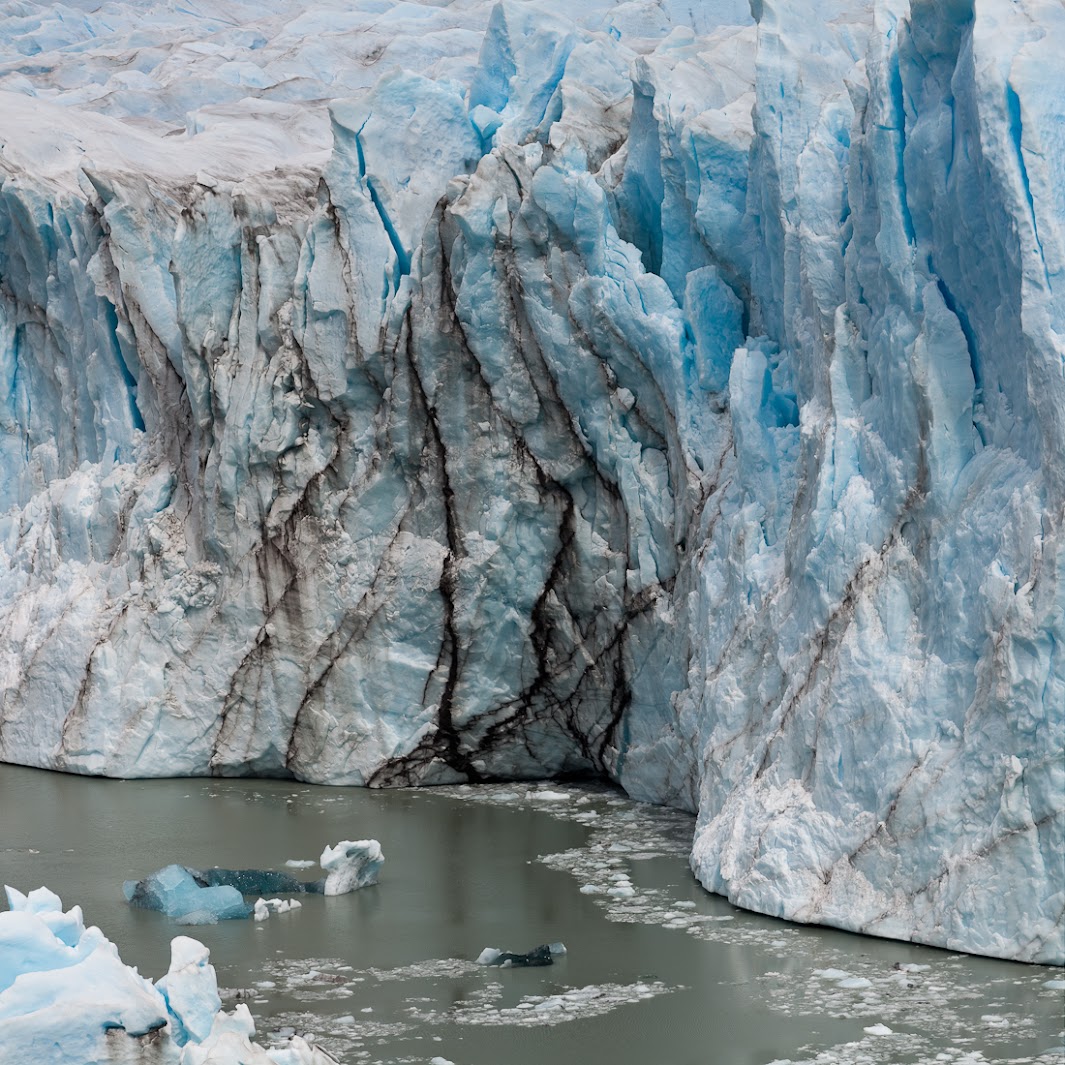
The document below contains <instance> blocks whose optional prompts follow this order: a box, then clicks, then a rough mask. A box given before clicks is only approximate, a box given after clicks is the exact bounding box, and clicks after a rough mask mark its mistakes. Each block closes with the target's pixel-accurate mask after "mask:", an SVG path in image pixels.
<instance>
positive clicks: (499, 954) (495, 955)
mask: <svg viewBox="0 0 1065 1065" xmlns="http://www.w3.org/2000/svg"><path fill="white" fill-rule="evenodd" d="M565 953H567V951H566V947H565V945H564V944H563V943H544V944H543V946H539V947H533V949H532V950H530V951H528V952H526V953H525V954H515V953H513V952H511V951H509V950H500V949H499V948H498V947H485V948H484V950H482V951H481V953H480V954H478V955H477V964H478V965H497V966H499V967H500V968H505V969H509V968H515V969H523V968H531V967H536V966H541V965H553V964H554V962H555V956H556V955H562V954H565Z"/></svg>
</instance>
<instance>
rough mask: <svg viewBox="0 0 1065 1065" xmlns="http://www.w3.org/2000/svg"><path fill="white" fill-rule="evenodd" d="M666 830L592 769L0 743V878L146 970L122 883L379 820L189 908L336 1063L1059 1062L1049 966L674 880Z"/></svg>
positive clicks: (243, 863)
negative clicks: (373, 864) (369, 876)
mask: <svg viewBox="0 0 1065 1065" xmlns="http://www.w3.org/2000/svg"><path fill="white" fill-rule="evenodd" d="M691 829H692V821H691V819H690V818H687V817H685V816H684V815H681V814H676V813H673V812H670V811H662V810H656V809H654V808H648V807H642V806H639V805H637V804H634V803H630V802H628V801H627V800H623V799H621V798H619V796H618V795H617V793H615V792H612V791H608V790H605V789H594V788H593V789H584V790H580V789H574V788H569V787H567V788H560V787H558V786H555V785H552V787H551V788H550V789H547V788H542V787H537V786H534V787H531V788H529V787H526V786H517V785H515V786H511V787H509V788H501V787H495V788H491V789H470V788H460V789H451V790H447V791H444V790H435V791H433V792H408V791H389V792H382V791H365V790H360V789H355V788H318V787H313V786H310V785H303V784H295V783H291V782H283V781H247V780H233V781H228V780H227V781H221V780H168V781H105V780H94V779H86V778H79V777H71V776H63V775H60V774H52V773H46V772H42V771H38V770H30V769H23V768H19V767H14V766H0V878H2V879H3V881H4V882H5V883H9V884H12V885H13V886H15V887H18V888H20V889H22V890H28V889H30V888H33V887H37V886H39V885H41V884H46V885H47V886H48V887H50V888H52V889H53V890H54V891H57V892H58V893H59V894H60V895H61V896H62V897H63V899H64V902H65V903H66V904H67V905H68V906H69V905H73V904H75V903H78V904H80V905H81V906H82V907H83V909H84V911H85V915H86V919H87V921H88V922H90V923H94V924H98V925H100V927H101V928H102V929H103V931H104V932H105V934H106V935H107V936H108V937H110V938H111V939H113V940H114V941H115V942H116V943H117V944H118V945H119V948H120V950H121V953H122V957H123V959H124V960H125V961H126V962H127V963H129V964H131V965H137V966H138V967H139V968H140V970H141V972H143V973H146V974H149V975H152V976H159V975H161V974H162V973H163V972H165V970H166V968H167V966H168V964H169V942H170V938H171V937H172V936H174V935H176V934H179V933H180V932H181V931H182V930H181V929H179V928H177V927H176V926H174V925H172V924H171V923H170V922H168V921H167V920H166V919H165V918H163V917H162V916H161V915H159V914H156V913H153V912H150V911H144V910H136V909H133V908H131V907H129V906H127V905H126V904H125V902H124V901H123V899H122V890H121V889H122V881H123V880H127V879H136V878H139V877H142V876H144V875H145V874H147V873H149V872H151V871H153V870H155V869H158V868H160V867H161V866H163V865H166V864H168V863H170V862H179V863H181V864H184V865H188V866H192V867H194V868H195V867H200V866H212V865H223V866H226V867H229V868H244V867H246V868H276V869H281V868H284V863H285V862H286V860H288V859H317V857H318V856H319V855H320V853H321V851H322V848H323V847H324V846H325V845H326V844H331V843H335V842H337V841H338V840H340V839H359V838H365V837H374V838H377V839H379V840H380V841H381V843H382V846H383V848H384V852H385V856H386V862H385V866H384V868H383V870H382V875H381V882H380V884H379V885H378V886H376V887H372V888H368V889H364V890H362V891H359V892H357V893H355V894H354V895H347V896H342V897H340V898H331V899H326V898H321V897H318V896H305V897H303V900H302V901H303V908H302V909H300V910H297V911H295V912H292V913H287V914H282V915H277V916H275V917H273V918H271V919H270V920H269V921H266V922H263V923H261V924H255V923H253V922H251V921H230V922H225V923H223V924H219V925H216V926H209V927H203V928H197V929H195V930H193V931H194V934H195V935H196V937H197V938H200V939H202V941H203V942H204V943H206V944H207V946H208V947H210V949H211V953H212V961H213V962H214V964H215V966H216V968H217V970H218V974H219V981H220V983H221V984H223V985H224V986H225V987H226V988H227V989H228V992H227V997H228V999H229V1001H230V1004H231V1003H232V1001H233V1000H234V999H235V998H236V997H238V996H239V997H240V998H241V999H243V1000H244V1001H247V1002H248V1004H249V1006H250V1007H251V1009H252V1012H253V1014H254V1015H255V1017H256V1021H257V1023H258V1025H259V1031H260V1035H261V1037H264V1036H267V1035H268V1034H269V1033H270V1032H271V1031H283V1030H285V1029H288V1028H293V1029H296V1030H298V1031H300V1032H310V1033H312V1034H314V1035H316V1036H317V1037H318V1038H319V1039H320V1040H321V1041H322V1042H323V1044H324V1045H326V1046H327V1047H328V1048H330V1049H331V1050H333V1052H334V1053H336V1054H337V1055H338V1056H339V1057H341V1058H342V1060H344V1061H347V1062H352V1063H354V1062H362V1061H373V1062H377V1061H381V1062H400V1061H403V1062H427V1061H429V1060H430V1059H431V1058H432V1057H434V1056H442V1057H444V1058H446V1059H449V1060H451V1061H454V1062H456V1063H459V1065H467V1063H468V1065H525V1063H530V1065H531V1063H533V1062H536V1063H537V1065H539V1063H541V1062H544V1061H556V1062H561V1063H570V1062H573V1063H576V1062H586V1061H587V1062H611V1063H619V1065H649V1063H655V1065H688V1063H692V1065H695V1063H700V1065H766V1063H769V1062H772V1061H782V1060H791V1061H796V1062H799V1061H802V1062H819V1063H823V1065H832V1063H840V1065H842V1063H846V1065H862V1063H870V1065H895V1063H898V1065H902V1063H905V1062H920V1061H936V1060H938V1061H943V1062H947V1063H950V1062H955V1063H958V1065H961V1063H967V1065H968V1063H976V1062H990V1061H1000V1062H1005V1061H1011V1062H1015V1063H1019V1062H1034V1061H1039V1062H1040V1063H1041V1065H1043V1063H1050V1062H1057V1063H1059V1062H1062V1061H1065V1056H1063V1055H1062V1054H1061V1052H1060V1050H1057V1051H1054V1050H1051V1048H1053V1047H1055V1046H1058V1047H1060V1044H1061V1043H1062V1020H1061V1012H1062V1003H1063V995H1062V992H1061V991H1060V990H1055V989H1053V988H1047V987H1045V986H1044V985H1045V984H1046V982H1047V981H1052V980H1053V979H1054V978H1056V977H1060V975H1061V974H1060V971H1058V970H1050V969H1044V968H1038V967H1031V966H1022V965H1014V964H1009V963H1004V962H993V961H988V960H985V959H976V958H967V957H964V956H959V955H952V954H948V953H946V952H942V951H936V950H929V949H924V948H919V947H913V946H909V945H906V944H898V943H891V942H887V941H882V940H873V939H867V938H864V937H859V936H852V935H847V934H844V933H836V932H832V931H828V930H823V929H808V928H798V927H795V926H790V925H786V924H784V923H782V922H777V921H773V920H770V919H767V918H761V917H758V916H754V915H750V914H745V913H743V912H741V911H739V910H736V909H734V908H733V907H731V906H730V905H729V904H728V903H726V902H725V901H724V900H721V899H718V898H714V897H711V896H709V895H707V894H706V893H705V892H703V891H702V890H701V889H700V888H699V887H698V885H697V884H696V883H695V882H694V880H693V879H692V877H691V875H690V873H689V872H688V869H687V864H686V862H685V860H684V855H685V853H686V845H687V840H688V839H689V838H690V833H691ZM306 875H307V876H308V877H310V876H313V875H316V870H308V871H307V874H306ZM626 886H629V887H631V892H630V891H628V890H621V891H618V890H616V889H617V888H618V887H621V888H625V887H626ZM582 888H583V889H584V890H583V891H582V890H581V889H582ZM553 940H563V941H564V942H565V943H566V945H567V947H568V948H569V954H568V955H567V956H566V957H565V958H562V959H559V961H558V962H557V963H556V964H555V965H553V966H551V967H548V968H542V969H514V970H499V969H485V968H483V967H480V966H477V965H474V964H473V959H474V958H476V957H477V955H478V954H479V953H480V951H481V949H482V948H483V947H485V946H495V947H501V948H504V949H513V950H521V951H524V950H528V949H529V948H531V947H533V946H535V945H537V944H539V943H546V942H551V941H553ZM925 966H927V968H925ZM840 974H842V975H840ZM867 1029H871V1031H868V1030H867ZM884 1029H888V1030H889V1032H885V1031H884Z"/></svg>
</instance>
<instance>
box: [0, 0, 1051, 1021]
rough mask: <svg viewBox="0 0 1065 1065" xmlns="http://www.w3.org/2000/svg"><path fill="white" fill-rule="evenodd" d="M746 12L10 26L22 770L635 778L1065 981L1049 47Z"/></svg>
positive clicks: (8, 713) (891, 21)
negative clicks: (1048, 965)
mask: <svg viewBox="0 0 1065 1065" xmlns="http://www.w3.org/2000/svg"><path fill="white" fill-rule="evenodd" d="M751 6H752V9H753V12H754V16H755V21H753V22H752V20H751V18H750V16H749V14H748V8H747V5H746V4H745V3H744V4H740V3H736V2H724V0H721V2H718V0H714V2H708V3H703V4H700V5H690V4H688V3H686V2H685V3H680V2H665V3H661V4H657V3H650V2H643V0H629V2H625V3H610V2H606V0H602V2H596V3H590V4H585V5H581V11H582V13H581V14H580V15H579V18H580V22H577V23H575V22H573V21H570V19H571V18H572V17H573V15H572V11H571V10H570V9H572V8H573V7H574V5H572V4H564V3H561V2H556V0H535V2H527V3H518V2H512V0H507V2H504V3H503V4H501V5H495V6H494V5H492V4H490V3H487V2H484V0H455V2H453V3H450V4H442V5H436V4H429V3H418V2H409V3H388V2H383V0H351V2H349V3H344V4H337V5H330V4H325V3H323V4H311V5H301V6H299V7H298V8H297V7H295V6H291V5H289V4H287V3H285V2H282V0H267V2H265V3H260V4H256V5H254V6H252V5H242V4H239V3H225V4H214V5H211V7H210V8H209V9H208V8H201V7H198V6H197V5H196V4H191V5H189V4H182V5H177V4H158V5H153V7H152V11H151V14H150V16H149V15H146V14H145V13H144V12H143V11H142V10H139V9H138V8H137V6H136V5H124V4H121V3H112V4H108V5H106V6H104V7H96V6H94V4H93V3H92V2H91V0H89V2H86V3H84V4H79V5H77V7H78V10H79V17H78V18H73V17H67V15H68V14H69V11H71V10H73V9H68V8H64V9H62V11H60V10H59V9H56V10H55V12H49V11H47V10H43V11H38V10H36V9H35V10H34V11H33V12H29V11H28V9H27V12H26V13H24V14H19V15H15V16H13V17H11V18H8V19H6V20H5V21H4V25H3V28H2V29H0V94H2V106H0V143H2V145H3V146H2V148H0V282H2V283H0V423H2V426H3V430H4V431H3V433H0V470H2V474H3V475H2V476H0V508H2V513H0V757H3V758H5V759H7V760H10V761H16V762H23V763H27V764H33V765H41V766H46V767H49V768H55V769H63V770H69V771H75V772H86V773H104V774H111V775H122V776H138V775H139V776H149V775H173V774H180V773H189V774H192V773H216V774H293V775H295V776H296V777H298V778H301V779H305V780H311V781H319V782H333V783H355V784H364V783H370V784H375V785H377V784H394V783H407V782H416V783H449V782H456V781H465V780H474V781H476V780H481V779H492V778H496V779H498V778H508V777H530V776H541V775H545V774H551V773H557V772H561V771H572V770H593V771H601V772H604V773H606V774H607V775H609V776H611V777H613V778H614V779H616V780H618V781H619V782H620V783H621V784H622V785H623V786H624V787H625V788H626V789H627V790H628V791H629V792H630V793H631V794H633V795H635V796H637V797H639V798H644V799H650V800H654V801H656V802H660V803H666V804H672V805H675V806H678V807H681V808H684V809H688V810H692V811H698V821H697V827H696V833H695V839H694V845H693V848H692V864H693V867H694V869H695V870H696V873H697V875H698V876H699V878H700V879H701V880H702V882H703V883H704V884H705V885H706V886H707V887H709V888H710V889H712V890H714V891H717V892H720V893H722V894H725V895H727V896H728V897H729V898H730V899H732V900H733V901H735V902H736V903H738V904H739V905H742V906H745V907H749V908H751V909H755V910H760V911H762V912H766V913H770V914H774V915H778V916H783V917H788V918H791V919H793V920H798V921H810V922H822V923H826V924H832V925H838V926H841V927H846V928H854V929H859V930H863V931H868V932H872V933H875V934H878V935H885V936H894V937H899V938H903V939H910V938H912V939H915V940H917V941H920V942H926V943H933V944H937V945H942V946H947V947H951V948H956V949H963V950H969V951H977V952H983V953H988V954H994V955H999V956H1004V957H1016V958H1021V959H1028V960H1043V961H1058V962H1061V961H1063V960H1065V943H1063V937H1065V929H1063V918H1062V914H1063V908H1065V887H1063V884H1062V878H1061V870H1062V863H1063V861H1065V843H1063V836H1065V829H1063V817H1065V811H1063V803H1065V799H1063V796H1065V769H1063V763H1062V747H1063V733H1065V663H1063V658H1062V653H1063V652H1062V648H1063V647H1065V590H1063V589H1065V584H1063V582H1062V580H1061V576H1060V573H1061V567H1062V562H1063V559H1065V546H1063V540H1062V524H1063V521H1065V473H1063V470H1065V466H1063V464H1062V461H1061V458H1062V456H1063V455H1065V342H1063V340H1062V337H1063V336H1065V302H1063V296H1062V290H1063V285H1065V277H1063V272H1065V248H1063V239H1062V219H1063V218H1065V201H1063V199H1062V191H1061V183H1060V181H1059V180H1058V179H1057V175H1059V174H1060V173H1061V172H1062V169H1063V165H1065V158H1063V149H1065V145H1063V142H1062V138H1061V135H1060V130H1061V127H1062V122H1063V121H1065V87H1063V85H1062V76H1061V70H1060V62H1059V57H1060V55H1061V54H1062V51H1063V49H1065V14H1063V12H1062V9H1061V7H1060V5H1059V4H1056V3H1053V2H1052V0H1020V2H1016V3H1012V2H1006V0H978V2H977V0H959V2H957V3H954V4H951V5H943V4H933V3H931V2H930V0H912V2H911V3H909V4H907V3H905V2H902V0H876V2H873V0H849V2H846V3H844V2H841V0H835V2H831V3H829V4H828V6H827V7H826V6H825V4H824V3H819V4H817V5H814V4H812V3H811V2H807V0H788V2H787V3H785V2H783V0H759V2H756V3H753V4H752V5H751ZM696 8H697V9H698V10H697V11H696ZM692 12H694V14H693V13H692ZM549 801H551V800H547V799H544V802H545V804H546V803H547V802H549ZM613 890H615V892H617V894H616V895H615V896H614V898H615V899H616V900H617V901H618V902H623V901H624V896H625V890H624V885H623V884H615V885H614V887H613ZM873 1038H888V1037H887V1036H884V1037H873Z"/></svg>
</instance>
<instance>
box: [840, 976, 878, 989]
mask: <svg viewBox="0 0 1065 1065" xmlns="http://www.w3.org/2000/svg"><path fill="white" fill-rule="evenodd" d="M839 986H840V987H844V988H846V989H847V990H848V991H864V990H865V989H866V988H867V987H872V986H873V984H872V981H870V980H866V978H865V977H864V976H852V977H850V978H849V979H847V980H840V981H839Z"/></svg>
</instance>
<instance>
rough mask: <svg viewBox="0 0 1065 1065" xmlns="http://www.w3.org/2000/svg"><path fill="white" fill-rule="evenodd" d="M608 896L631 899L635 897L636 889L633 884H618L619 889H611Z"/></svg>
mask: <svg viewBox="0 0 1065 1065" xmlns="http://www.w3.org/2000/svg"><path fill="white" fill-rule="evenodd" d="M607 894H608V895H612V896H613V897H614V898H615V899H631V898H633V896H635V894H636V889H635V888H634V887H633V886H632V885H631V884H618V886H617V887H612V888H610V889H609V890H608V891H607Z"/></svg>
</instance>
